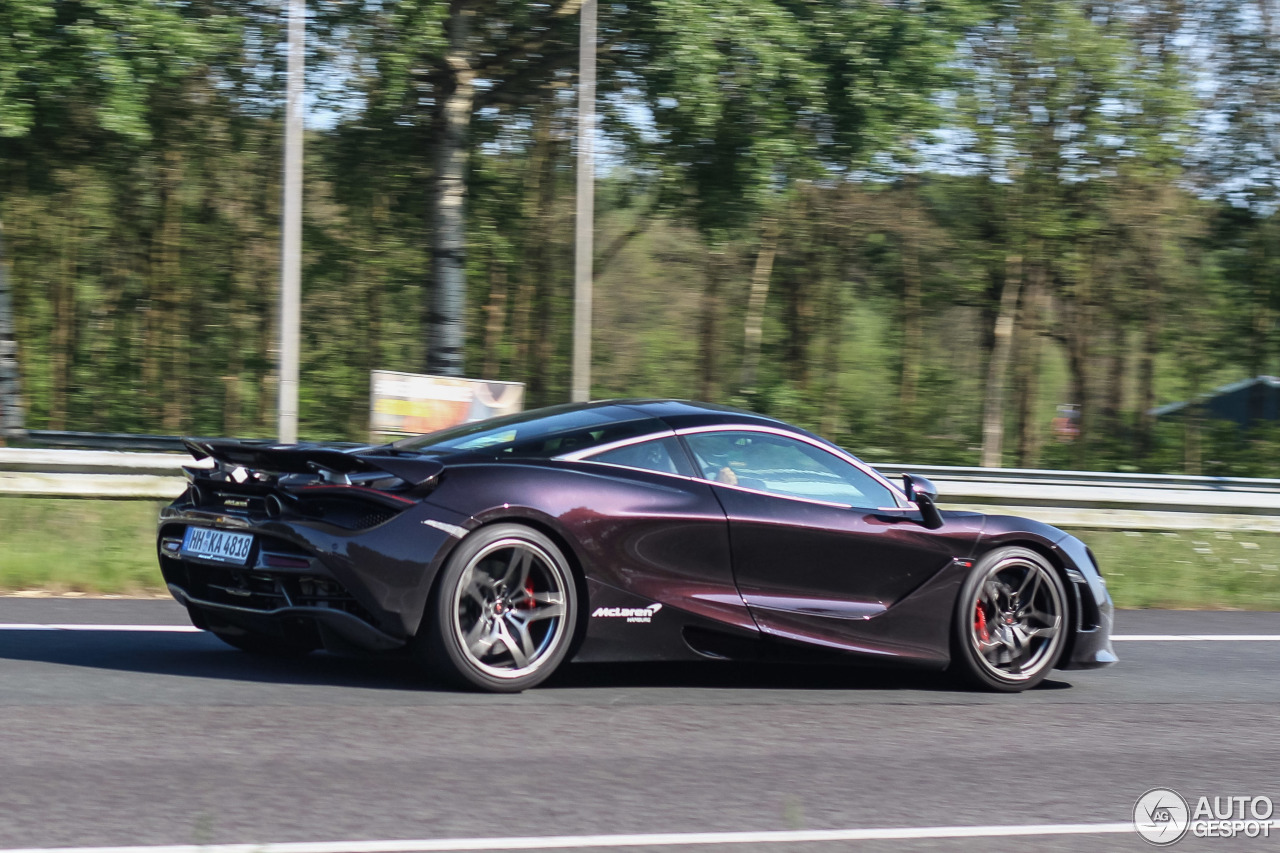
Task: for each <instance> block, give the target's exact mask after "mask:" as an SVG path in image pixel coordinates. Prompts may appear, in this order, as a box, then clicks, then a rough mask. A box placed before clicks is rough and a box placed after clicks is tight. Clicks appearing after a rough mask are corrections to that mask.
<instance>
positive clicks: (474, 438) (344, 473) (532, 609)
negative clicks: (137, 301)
mask: <svg viewBox="0 0 1280 853" xmlns="http://www.w3.org/2000/svg"><path fill="white" fill-rule="evenodd" d="M187 446H188V447H189V448H190V450H191V452H192V453H193V454H194V455H195V457H196V458H197V459H203V458H206V457H212V458H213V461H214V467H213V468H212V469H207V468H194V467H193V468H189V469H187V471H188V475H189V477H190V479H191V485H190V487H189V488H188V489H187V491H186V492H185V493H184V494H183V495H182V497H180V498H179V499H178V500H177V501H175V502H174V503H173V504H171V505H170V506H168V507H166V508H165V509H164V511H163V512H162V513H161V516H160V530H159V554H160V566H161V569H162V570H163V572H164V577H165V580H166V582H167V583H168V585H169V589H170V590H171V591H172V592H173V595H174V597H176V598H177V599H178V601H180V602H181V603H183V604H185V605H186V606H187V608H188V610H189V611H190V612H191V619H192V621H193V622H194V623H195V624H196V625H197V626H199V627H201V628H205V629H207V630H209V631H212V632H213V633H215V634H217V635H218V636H219V637H221V638H222V639H224V640H226V641H227V642H228V643H230V644H231V645H233V646H236V647H239V648H242V649H246V650H248V651H254V652H262V653H268V654H304V653H306V652H308V651H311V650H313V649H316V648H319V647H321V646H324V647H326V648H329V649H333V650H351V649H365V650H391V649H397V648H401V647H405V646H407V647H408V648H409V649H410V651H411V652H412V653H413V654H414V655H415V656H416V657H417V658H418V659H419V660H420V661H421V662H422V663H423V664H424V665H425V666H426V667H428V668H429V669H430V670H431V671H432V672H434V673H436V674H438V675H439V676H441V677H443V678H446V679H448V680H451V681H453V682H454V683H457V684H461V685H466V686H471V687H478V688H482V689H485V690H494V691H517V690H523V689H525V688H528V687H532V686H534V685H536V684H538V683H539V682H541V681H542V680H543V679H545V678H547V677H548V676H549V675H551V673H552V672H554V671H555V670H556V668H557V667H559V666H560V664H561V663H563V662H564V661H566V660H570V659H572V660H578V661H624V660H627V661H630V660H681V659H706V658H718V659H733V660H743V659H748V660H751V659H755V660H760V659H766V660H774V659H798V660H809V661H826V662H833V663H835V662H841V661H849V662H855V661H861V662H864V663H865V662H867V661H883V662H889V663H894V664H914V665H921V666H926V667H935V668H938V669H942V668H946V667H950V668H951V669H952V670H954V671H956V672H958V673H959V674H961V675H962V676H964V677H965V678H967V679H968V680H969V681H970V682H971V683H973V684H975V685H977V686H980V687H984V688H988V689H994V690H1002V691H1018V690H1024V689H1026V688H1028V687H1031V686H1033V685H1035V684H1037V683H1039V682H1040V681H1041V680H1042V679H1044V677H1045V676H1046V675H1047V674H1048V673H1049V671H1050V670H1051V669H1053V668H1054V667H1059V668H1063V669H1087V668H1093V667H1101V666H1106V665H1108V664H1111V663H1114V662H1115V661H1116V657H1115V654H1114V653H1113V652H1112V649H1111V640H1110V632H1111V619H1112V606H1111V599H1110V597H1109V596H1108V594H1107V588H1106V584H1105V582H1104V581H1103V579H1102V576H1101V575H1100V574H1099V573H1098V568H1097V565H1096V563H1095V561H1094V559H1093V555H1092V554H1091V553H1090V551H1089V549H1088V548H1086V547H1085V545H1084V544H1083V543H1082V542H1081V541H1080V540H1079V539H1076V538H1075V537H1074V536H1070V535H1068V534H1067V533H1064V532H1063V531H1061V530H1058V529H1056V528H1053V527H1050V526H1048V525H1046V524H1041V523H1039V522H1036V521H1030V520H1028V519H1025V518H1013V517H1009V516H992V515H981V514H978V513H973V512H947V511H940V510H939V509H938V508H937V507H936V506H935V500H936V498H937V495H936V492H935V490H934V488H933V486H932V485H931V484H930V483H929V482H928V481H927V480H925V479H924V478H922V477H915V476H911V475H907V476H906V477H904V484H903V487H902V488H899V487H898V486H896V485H895V484H893V483H890V482H889V481H888V480H886V479H885V478H884V477H882V476H881V475H880V474H878V473H877V472H876V471H875V470H874V469H872V468H870V467H869V466H867V465H865V464H863V463H862V462H860V461H859V460H857V459H855V458H853V457H852V456H850V455H849V454H847V453H845V452H844V451H843V450H841V449H840V448H839V447H836V446H835V445H834V444H831V443H830V442H828V441H825V440H823V439H821V438H819V437H817V436H815V435H813V434H811V433H809V432H806V431H804V430H802V429H798V428H796V427H793V426H789V425H787V424H785V423H782V422H780V421H777V420H774V419H772V418H767V417H763V416H761V415H756V414H752V413H750V412H744V411H739V410H736V409H729V408H725V407H722V406H713V405H707V404H702V403H688V402H680V401H673V400H616V401H605V402H597V403H589V404H582V405H568V406H555V407H552V408H547V409H539V410H536V411H531V412H526V413H523V414H520V415H516V416H512V417H505V418H497V419H493V420H488V421H482V422H480V423H473V424H468V425H466V426H462V427H458V428H456V429H450V430H445V431H443V432H437V433H432V434H431V435H425V436H421V437H417V438H409V439H406V440H403V441H399V442H396V443H394V444H388V445H383V446H378V447H355V448H335V447H327V446H322V445H305V444H303V445H286V446H281V445H274V444H272V443H270V442H261V441H226V440H189V441H188V442H187Z"/></svg>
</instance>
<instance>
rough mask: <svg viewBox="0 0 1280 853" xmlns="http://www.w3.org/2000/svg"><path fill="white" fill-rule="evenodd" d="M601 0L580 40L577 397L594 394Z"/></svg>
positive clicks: (591, 5)
mask: <svg viewBox="0 0 1280 853" xmlns="http://www.w3.org/2000/svg"><path fill="white" fill-rule="evenodd" d="M595 118H596V0H584V2H583V4H582V28H581V34H580V35H579V41H578V203H577V216H576V220H577V221H576V226H577V233H576V235H575V237H574V258H573V401H574V402H585V401H586V400H589V399H591V274H592V252H593V242H592V237H593V228H594V226H595V177H596V175H595V172H596V166H595V144H596V136H595V129H596V128H595V125H596V122H595Z"/></svg>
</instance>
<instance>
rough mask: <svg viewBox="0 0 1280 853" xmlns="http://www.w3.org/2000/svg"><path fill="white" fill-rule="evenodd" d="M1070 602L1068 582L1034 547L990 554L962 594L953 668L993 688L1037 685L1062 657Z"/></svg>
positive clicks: (1012, 689)
mask: <svg viewBox="0 0 1280 853" xmlns="http://www.w3.org/2000/svg"><path fill="white" fill-rule="evenodd" d="M1066 602H1067V595H1066V590H1065V589H1064V588H1063V585H1062V579H1061V578H1060V577H1059V576H1058V573H1057V571H1055V570H1054V568H1053V566H1051V565H1049V563H1048V562H1047V561H1046V560H1045V558H1044V557H1042V556H1040V554H1038V553H1036V552H1035V551H1032V550H1030V549H1028V548H1001V549H1000V550H998V551H994V552H992V553H991V554H988V555H987V556H986V557H984V558H983V559H982V561H981V562H979V563H978V565H977V567H976V568H975V569H974V570H973V572H972V574H970V575H969V578H968V580H966V581H965V583H964V586H963V587H961V590H960V598H959V600H958V602H957V604H956V616H955V634H954V637H953V640H954V646H955V648H954V654H953V656H952V657H953V666H955V667H956V668H957V669H958V671H959V673H960V675H962V676H963V677H965V678H966V679H967V680H968V681H969V682H970V683H972V684H974V685H976V686H978V687H981V688H985V689H987V690H996V691H1000V692H1004V693H1016V692H1019V691H1022V690H1026V689H1028V688H1031V687H1034V686H1035V685H1037V684H1039V683H1040V682H1041V681H1043V680H1044V679H1045V677H1046V676H1048V675H1049V671H1050V670H1052V669H1053V667H1054V665H1055V664H1057V662H1058V657H1059V656H1060V655H1061V654H1062V648H1063V644H1064V643H1065V641H1066V636H1067V606H1066Z"/></svg>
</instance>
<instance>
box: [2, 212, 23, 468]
mask: <svg viewBox="0 0 1280 853" xmlns="http://www.w3.org/2000/svg"><path fill="white" fill-rule="evenodd" d="M24 426H25V418H24V417H23V408H22V390H21V386H20V385H19V383H18V336H17V333H16V331H15V327H14V322H13V297H12V294H11V293H10V290H9V275H8V267H7V264H6V258H5V254H4V223H3V222H0V444H3V443H4V440H5V439H6V438H16V437H18V436H21V435H22V433H23V429H24Z"/></svg>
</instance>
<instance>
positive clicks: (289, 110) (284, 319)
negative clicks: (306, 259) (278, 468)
mask: <svg viewBox="0 0 1280 853" xmlns="http://www.w3.org/2000/svg"><path fill="white" fill-rule="evenodd" d="M288 2H289V83H288V87H287V92H286V97H285V117H284V205H283V207H284V212H283V214H282V215H281V222H280V376H279V381H280V402H279V406H278V407H277V412H278V421H277V424H278V429H277V432H278V433H279V440H280V443H281V444H295V443H297V441H298V325H299V322H300V318H301V313H302V312H301V308H300V303H301V301H302V299H301V293H302V84H303V77H304V75H305V74H306V53H305V52H304V50H303V46H304V43H305V39H306V25H307V24H306V21H307V4H306V0H288Z"/></svg>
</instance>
